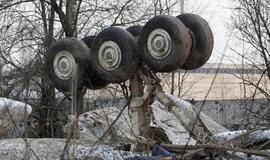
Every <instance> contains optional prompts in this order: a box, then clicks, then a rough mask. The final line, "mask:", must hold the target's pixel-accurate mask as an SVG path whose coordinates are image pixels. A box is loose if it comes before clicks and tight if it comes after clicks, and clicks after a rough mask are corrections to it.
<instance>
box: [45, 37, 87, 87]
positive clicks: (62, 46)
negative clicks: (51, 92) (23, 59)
mask: <svg viewBox="0 0 270 160" xmlns="http://www.w3.org/2000/svg"><path fill="white" fill-rule="evenodd" d="M63 50H65V51H67V52H69V53H71V54H72V56H73V57H74V59H75V62H76V63H77V64H78V68H77V71H78V74H77V90H80V89H82V88H83V87H84V82H85V80H84V77H85V71H86V68H87V66H88V63H89V61H90V55H89V54H88V53H89V52H90V50H89V48H88V47H87V46H86V45H85V44H84V43H83V42H82V41H80V40H77V39H75V38H64V39H61V40H58V41H56V42H55V43H53V44H52V46H51V47H50V49H49V51H48V53H47V55H46V57H45V63H46V69H47V72H48V75H49V78H50V80H51V81H52V82H53V84H54V86H55V88H57V89H58V90H60V91H62V92H71V90H72V77H71V78H69V79H67V80H63V79H60V78H59V77H58V76H57V75H56V74H55V72H54V66H53V62H54V58H55V56H56V55H57V53H59V52H61V51H63Z"/></svg>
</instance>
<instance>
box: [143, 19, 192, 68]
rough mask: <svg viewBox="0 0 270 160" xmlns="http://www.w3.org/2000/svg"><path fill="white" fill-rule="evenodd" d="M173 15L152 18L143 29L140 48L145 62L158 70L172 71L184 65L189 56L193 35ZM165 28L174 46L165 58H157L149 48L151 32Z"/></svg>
mask: <svg viewBox="0 0 270 160" xmlns="http://www.w3.org/2000/svg"><path fill="white" fill-rule="evenodd" d="M179 22H180V21H179V20H178V19H177V18H175V17H172V16H167V15H161V16H155V17H154V18H152V19H150V20H149V21H148V22H147V23H146V24H145V26H144V27H143V29H142V33H141V36H140V38H139V42H138V44H139V48H140V49H141V51H140V53H142V55H141V57H142V58H143V60H144V62H145V63H146V64H148V65H149V67H150V68H152V69H153V70H154V71H156V72H172V71H175V70H176V69H178V68H179V67H180V66H182V65H183V64H184V63H185V62H186V59H187V58H188V56H189V50H190V47H191V37H190V35H189V32H188V30H187V29H186V27H185V26H184V24H183V23H182V22H180V23H179ZM158 28H160V29H164V30H165V31H167V32H168V34H169V35H170V37H171V40H172V48H171V52H170V53H169V55H168V56H167V57H166V58H164V59H161V60H160V59H156V58H154V57H152V56H151V54H150V53H149V51H148V48H147V39H148V36H149V34H150V33H151V32H152V31H153V30H155V29H158Z"/></svg>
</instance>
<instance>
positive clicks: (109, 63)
mask: <svg viewBox="0 0 270 160" xmlns="http://www.w3.org/2000/svg"><path fill="white" fill-rule="evenodd" d="M121 59H122V54H121V49H120V47H119V46H118V45H117V44H116V43H115V42H113V41H105V42H103V43H102V44H101V46H100V47H99V49H98V62H99V64H100V65H101V66H102V67H103V68H104V69H105V70H109V71H113V70H115V69H117V68H118V67H119V65H120V63H121Z"/></svg>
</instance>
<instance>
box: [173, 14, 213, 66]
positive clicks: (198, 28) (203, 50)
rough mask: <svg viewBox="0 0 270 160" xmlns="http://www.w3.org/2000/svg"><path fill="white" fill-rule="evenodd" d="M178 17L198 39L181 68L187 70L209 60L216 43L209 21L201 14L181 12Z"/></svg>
mask: <svg viewBox="0 0 270 160" xmlns="http://www.w3.org/2000/svg"><path fill="white" fill-rule="evenodd" d="M177 18H178V19H180V21H181V22H183V23H184V25H185V26H186V27H187V28H188V29H190V31H192V33H193V35H194V37H195V41H196V42H195V46H194V47H192V49H191V51H190V55H189V57H188V59H187V61H186V63H185V64H184V65H183V66H182V67H180V68H181V69H186V70H191V69H196V68H199V67H201V66H202V65H204V64H205V63H206V62H207V60H208V59H209V58H210V56H211V54H212V50H213V45H214V37H213V33H212V30H211V28H210V26H209V25H208V23H207V22H206V21H205V20H204V19H203V18H202V17H201V16H199V15H195V14H181V15H179V16H177Z"/></svg>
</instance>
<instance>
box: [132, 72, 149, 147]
mask: <svg viewBox="0 0 270 160" xmlns="http://www.w3.org/2000/svg"><path fill="white" fill-rule="evenodd" d="M130 91H131V97H132V99H137V100H138V98H140V97H142V96H143V91H144V86H143V82H142V80H141V79H139V77H138V75H135V76H134V78H133V79H131V81H130ZM138 101H139V100H138ZM139 104H140V105H135V106H132V108H131V116H132V127H133V132H134V134H135V136H136V137H144V138H147V137H148V133H149V129H150V122H151V119H150V115H151V110H150V107H149V105H148V104H147V103H142V104H141V103H139ZM146 148H147V146H146V145H142V144H139V145H137V146H136V147H135V150H136V151H143V150H145V149H146Z"/></svg>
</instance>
